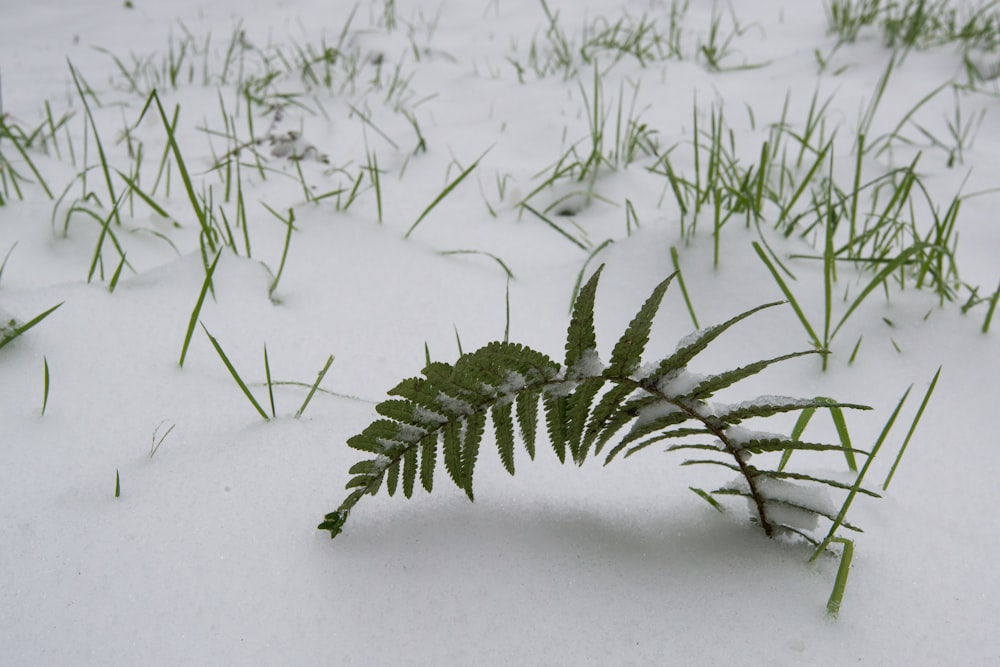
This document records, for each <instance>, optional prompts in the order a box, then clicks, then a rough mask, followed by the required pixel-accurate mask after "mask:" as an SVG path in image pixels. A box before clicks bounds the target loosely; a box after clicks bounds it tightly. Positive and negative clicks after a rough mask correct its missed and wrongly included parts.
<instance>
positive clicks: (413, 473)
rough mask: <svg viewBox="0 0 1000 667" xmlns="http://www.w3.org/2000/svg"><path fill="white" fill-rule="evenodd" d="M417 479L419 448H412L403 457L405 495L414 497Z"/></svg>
mask: <svg viewBox="0 0 1000 667" xmlns="http://www.w3.org/2000/svg"><path fill="white" fill-rule="evenodd" d="M416 479H417V448H416V447H410V448H409V449H407V450H406V454H404V455H403V495H404V496H406V497H407V498H412V497H413V485H414V482H415V481H416Z"/></svg>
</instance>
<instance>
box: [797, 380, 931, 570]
mask: <svg viewBox="0 0 1000 667" xmlns="http://www.w3.org/2000/svg"><path fill="white" fill-rule="evenodd" d="M911 389H913V385H910V386H909V387H908V388H907V389H906V391H905V392H904V393H903V397H902V398H900V399H899V403H898V404H897V405H896V409H895V410H893V412H892V414H891V415H890V416H889V419H888V421H886V423H885V426H884V427H883V428H882V433H881V434H879V436H878V440H876V441H875V446H874V447H872V450H871V453H869V454H868V459H867V460H866V461H865V464H864V465H863V466H862V467H861V472H859V473H858V476H857V479H855V480H854V484H853V485H851V490H850V491H848V492H847V498H845V499H844V504H843V505H841V507H840V512H839V513H838V514H837V518H836V519H835V520H834V521H833V524H832V525H831V526H830V530H829V532H827V534H826V537H825V538H824V539H823V541H822V542H821V543H820V544H819V546H817V547H816V550H815V551H814V552H813V555H812V557H810V558H809V562H810V563H811V562H813V561H814V560H816V559H817V558H819V555H820V554H821V553H823V551H825V550H826V548H827V547H828V546H830V542H832V541H833V539H834V536H835V535H836V533H837V530H839V529H840V526H841V524H843V523H844V519H845V518H846V517H847V510H849V509H850V508H851V503H852V502H854V497H855V496H856V495H857V494H858V489H860V488H861V482H862V481H864V478H865V475H866V474H867V473H868V468H870V467H871V464H872V462H873V461H874V460H875V456H876V455H877V454H878V452H879V450H880V449H882V443H884V442H885V439H886V436H888V435H889V431H890V430H891V429H892V425H893V424H894V423H895V422H896V417H897V416H899V411H900V410H901V409H902V408H903V404H904V403H905V402H906V398H907V396H909V395H910V390H911Z"/></svg>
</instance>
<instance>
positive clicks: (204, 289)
mask: <svg viewBox="0 0 1000 667" xmlns="http://www.w3.org/2000/svg"><path fill="white" fill-rule="evenodd" d="M220 257H222V251H221V250H220V251H219V252H218V253H216V255H215V259H214V260H213V261H212V265H211V266H209V267H208V271H206V272H205V281H204V282H203V283H202V284H201V292H200V293H199V294H198V301H197V302H196V303H195V304H194V310H192V311H191V320H190V321H189V322H188V328H187V332H186V333H185V334H184V345H183V346H182V347H181V359H180V362H178V363H179V365H180V367H181V368H183V367H184V358H185V357H186V356H187V351H188V346H189V345H190V344H191V336H192V335H193V334H194V327H195V325H196V324H197V323H198V318H199V316H200V315H201V306H202V304H204V303H205V295H206V294H208V289H209V286H211V284H212V275H213V274H215V267H216V265H218V263H219V258H220Z"/></svg>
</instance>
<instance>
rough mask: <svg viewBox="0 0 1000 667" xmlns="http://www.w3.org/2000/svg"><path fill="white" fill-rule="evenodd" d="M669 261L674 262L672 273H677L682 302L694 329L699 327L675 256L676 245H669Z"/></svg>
mask: <svg viewBox="0 0 1000 667" xmlns="http://www.w3.org/2000/svg"><path fill="white" fill-rule="evenodd" d="M670 261H671V262H673V264H674V273H676V274H677V283H678V284H679V285H680V286H681V294H682V295H683V296H684V303H685V304H686V305H687V309H688V312H689V313H690V314H691V322H692V323H693V324H694V328H695V329H700V328H701V327H700V326H698V317H697V316H696V315H695V314H694V305H693V304H692V303H691V297H690V296H689V295H688V291H687V285H685V284H684V274H683V273H681V266H680V261H679V260H678V257H677V246H670Z"/></svg>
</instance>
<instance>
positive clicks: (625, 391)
mask: <svg viewBox="0 0 1000 667" xmlns="http://www.w3.org/2000/svg"><path fill="white" fill-rule="evenodd" d="M635 391H636V388H635V387H634V386H632V385H629V384H619V385H615V386H614V387H612V388H611V390H610V391H608V392H607V393H605V394H604V395H603V396H602V397H601V400H600V401H599V402H598V403H597V406H596V407H595V408H594V409H593V411H592V412H591V413H590V421H589V422H588V423H587V430H586V433H585V434H584V439H583V449H584V450H585V451H589V450H590V448H591V447H592V446H594V444H595V443H597V445H596V446H595V447H594V454H595V455H596V454H600V453H601V448H602V447H603V446H604V445H605V444H606V443H607V441H608V440H610V439H611V437H612V436H614V434H615V433H616V432H617V431H618V429H614V430H613V431H611V433H610V434H608V437H607V438H605V439H603V440H602V441H600V442H598V436H600V435H601V434H602V433H604V432H605V431H606V430H607V429H608V428H610V427H611V424H610V420H611V418H612V417H613V416H614V415H615V414H617V413H618V411H619V410H620V408H621V406H622V405H623V404H624V403H625V400H626V399H628V397H629V396H631V395H632V394H633V393H635ZM623 416H624V415H623ZM626 423H628V420H624V421H622V422H621V423H620V425H619V427H618V428H621V427H622V426H624V425H625V424H626Z"/></svg>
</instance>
